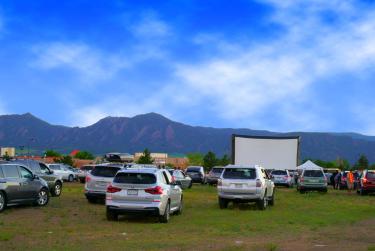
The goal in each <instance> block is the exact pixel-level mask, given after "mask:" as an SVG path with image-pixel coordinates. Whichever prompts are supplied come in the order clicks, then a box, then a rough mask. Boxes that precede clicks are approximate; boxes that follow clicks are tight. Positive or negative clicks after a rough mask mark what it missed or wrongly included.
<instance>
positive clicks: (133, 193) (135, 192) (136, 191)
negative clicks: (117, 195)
mask: <svg viewBox="0 0 375 251" xmlns="http://www.w3.org/2000/svg"><path fill="white" fill-rule="evenodd" d="M128 195H138V190H136V189H128Z"/></svg>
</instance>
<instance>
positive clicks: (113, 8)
mask: <svg viewBox="0 0 375 251" xmlns="http://www.w3.org/2000/svg"><path fill="white" fill-rule="evenodd" d="M0 45H1V46H0V85H1V89H2V91H1V92H0V114H15V113H17V114H20V113H26V112H31V113H33V114H34V115H36V116H38V117H40V118H42V119H44V120H46V121H48V122H50V123H53V124H63V125H70V126H87V125H90V124H92V123H94V122H96V121H97V120H99V119H101V118H103V117H105V116H134V115H136V114H141V113H147V112H157V113H161V114H163V115H165V116H167V117H169V118H171V119H173V120H177V121H181V122H184V123H188V124H192V125H204V126H213V127H244V128H253V129H268V130H274V131H337V132H348V131H353V132H360V133H364V134H371V135H375V106H374V94H375V81H374V77H375V4H373V3H371V1H345V0H331V1H324V0H316V1H311V2H310V1H290V0H283V1H276V0H258V1H250V0H246V1H240V0H237V1H218V0H212V1H211V0H205V1H198V0H197V1H193V0H192V1H183V0H180V1H178V0H176V1H156V0H150V1H120V0H118V1H78V0H74V1H68V0H66V1H38V0H34V1H11V0H5V1H2V2H1V3H0Z"/></svg>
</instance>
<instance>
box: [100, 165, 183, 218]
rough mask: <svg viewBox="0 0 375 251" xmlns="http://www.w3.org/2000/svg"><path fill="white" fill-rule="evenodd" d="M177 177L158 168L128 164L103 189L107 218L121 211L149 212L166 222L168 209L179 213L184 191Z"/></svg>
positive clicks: (126, 212) (168, 213)
mask: <svg viewBox="0 0 375 251" xmlns="http://www.w3.org/2000/svg"><path fill="white" fill-rule="evenodd" d="M180 185H181V184H180V183H179V181H175V182H172V179H171V176H170V174H169V172H168V171H167V170H165V169H157V168H131V169H123V170H121V171H119V172H118V173H117V174H116V176H115V178H114V179H113V182H112V183H111V184H110V185H109V186H108V188H107V193H106V209H107V219H108V220H117V218H118V215H122V214H125V215H126V214H134V213H136V214H137V213H138V214H148V215H151V216H157V217H158V218H159V221H160V222H163V223H167V222H168V221H169V218H170V214H171V213H176V214H181V213H182V210H183V195H182V189H181V188H180Z"/></svg>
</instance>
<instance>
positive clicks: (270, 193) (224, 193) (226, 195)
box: [217, 165, 275, 210]
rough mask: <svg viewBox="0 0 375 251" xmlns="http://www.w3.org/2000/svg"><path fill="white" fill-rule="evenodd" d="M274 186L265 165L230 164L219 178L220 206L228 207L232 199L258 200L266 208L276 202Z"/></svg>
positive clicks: (258, 203)
mask: <svg viewBox="0 0 375 251" xmlns="http://www.w3.org/2000/svg"><path fill="white" fill-rule="evenodd" d="M274 188H275V184H274V183H273V182H272V181H271V179H270V178H269V176H268V175H267V173H266V171H265V170H264V168H263V167H260V166H238V165H228V166H226V167H225V168H224V171H223V173H222V174H221V176H220V179H219V180H218V185H217V190H218V196H219V206H220V208H221V209H223V208H227V207H228V203H229V202H230V201H235V202H245V203H246V202H256V204H257V207H258V209H260V210H264V209H266V207H267V205H271V206H272V205H273V204H274V199H275V193H274Z"/></svg>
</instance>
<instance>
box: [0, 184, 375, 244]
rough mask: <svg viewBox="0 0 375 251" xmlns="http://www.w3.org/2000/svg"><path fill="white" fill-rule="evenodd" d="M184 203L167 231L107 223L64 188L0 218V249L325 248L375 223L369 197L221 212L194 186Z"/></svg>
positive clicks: (147, 223) (280, 198) (289, 192)
mask: <svg viewBox="0 0 375 251" xmlns="http://www.w3.org/2000/svg"><path fill="white" fill-rule="evenodd" d="M184 198H185V209H184V212H183V214H182V215H180V216H172V218H171V221H170V223H169V224H160V223H156V220H155V219H154V218H143V217H141V218H139V217H126V218H121V219H120V221H118V222H108V221H107V220H106V218H105V207H104V206H103V205H100V204H89V203H88V202H87V201H86V200H85V198H84V195H83V186H82V185H81V184H65V187H64V191H63V194H62V196H61V197H60V198H52V199H51V201H50V204H49V205H48V206H47V207H44V208H38V207H28V206H27V207H14V208H10V209H7V210H6V211H5V212H6V213H2V214H0V222H1V223H2V224H0V241H2V242H1V243H0V247H4V248H5V249H26V248H28V249H30V248H31V249H34V250H47V249H48V250H51V249H53V250H97V249H103V250H107V249H109V248H111V249H115V250H124V249H126V250H145V249H147V250H160V249H163V250H165V249H171V250H174V249H178V250H191V249H196V250H207V249H216V250H249V249H250V250H279V249H282V248H281V246H282V244H283V240H284V239H285V238H296V236H297V237H298V236H305V235H312V236H315V235H314V234H320V233H328V234H327V236H328V237H325V238H328V239H327V240H330V239H329V238H336V236H337V238H339V236H340V232H337V229H347V228H350V227H352V226H353V225H355V224H356V223H358V222H360V221H364V220H374V219H375V210H374V206H375V197H374V196H365V197H361V196H357V195H354V194H352V195H348V194H347V193H346V192H345V191H329V192H328V193H327V194H321V193H307V194H299V193H297V192H296V191H295V190H294V189H278V190H277V194H276V201H275V206H273V207H270V208H268V209H267V210H265V211H258V210H256V208H255V206H254V205H251V204H245V205H235V206H233V205H232V204H230V206H229V208H228V209H225V210H220V209H219V208H218V203H217V195H216V188H215V187H209V186H200V185H196V186H193V188H192V189H191V190H187V191H185V192H184ZM315 237H316V238H318V237H319V236H315ZM319 238H320V237H319ZM311 241H312V242H313V241H314V239H311ZM372 244H373V243H371V242H369V243H366V242H365V243H364V245H365V246H366V249H367V247H368V250H373V249H370V248H371V247H373V246H369V245H372ZM366 249H365V250H366Z"/></svg>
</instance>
